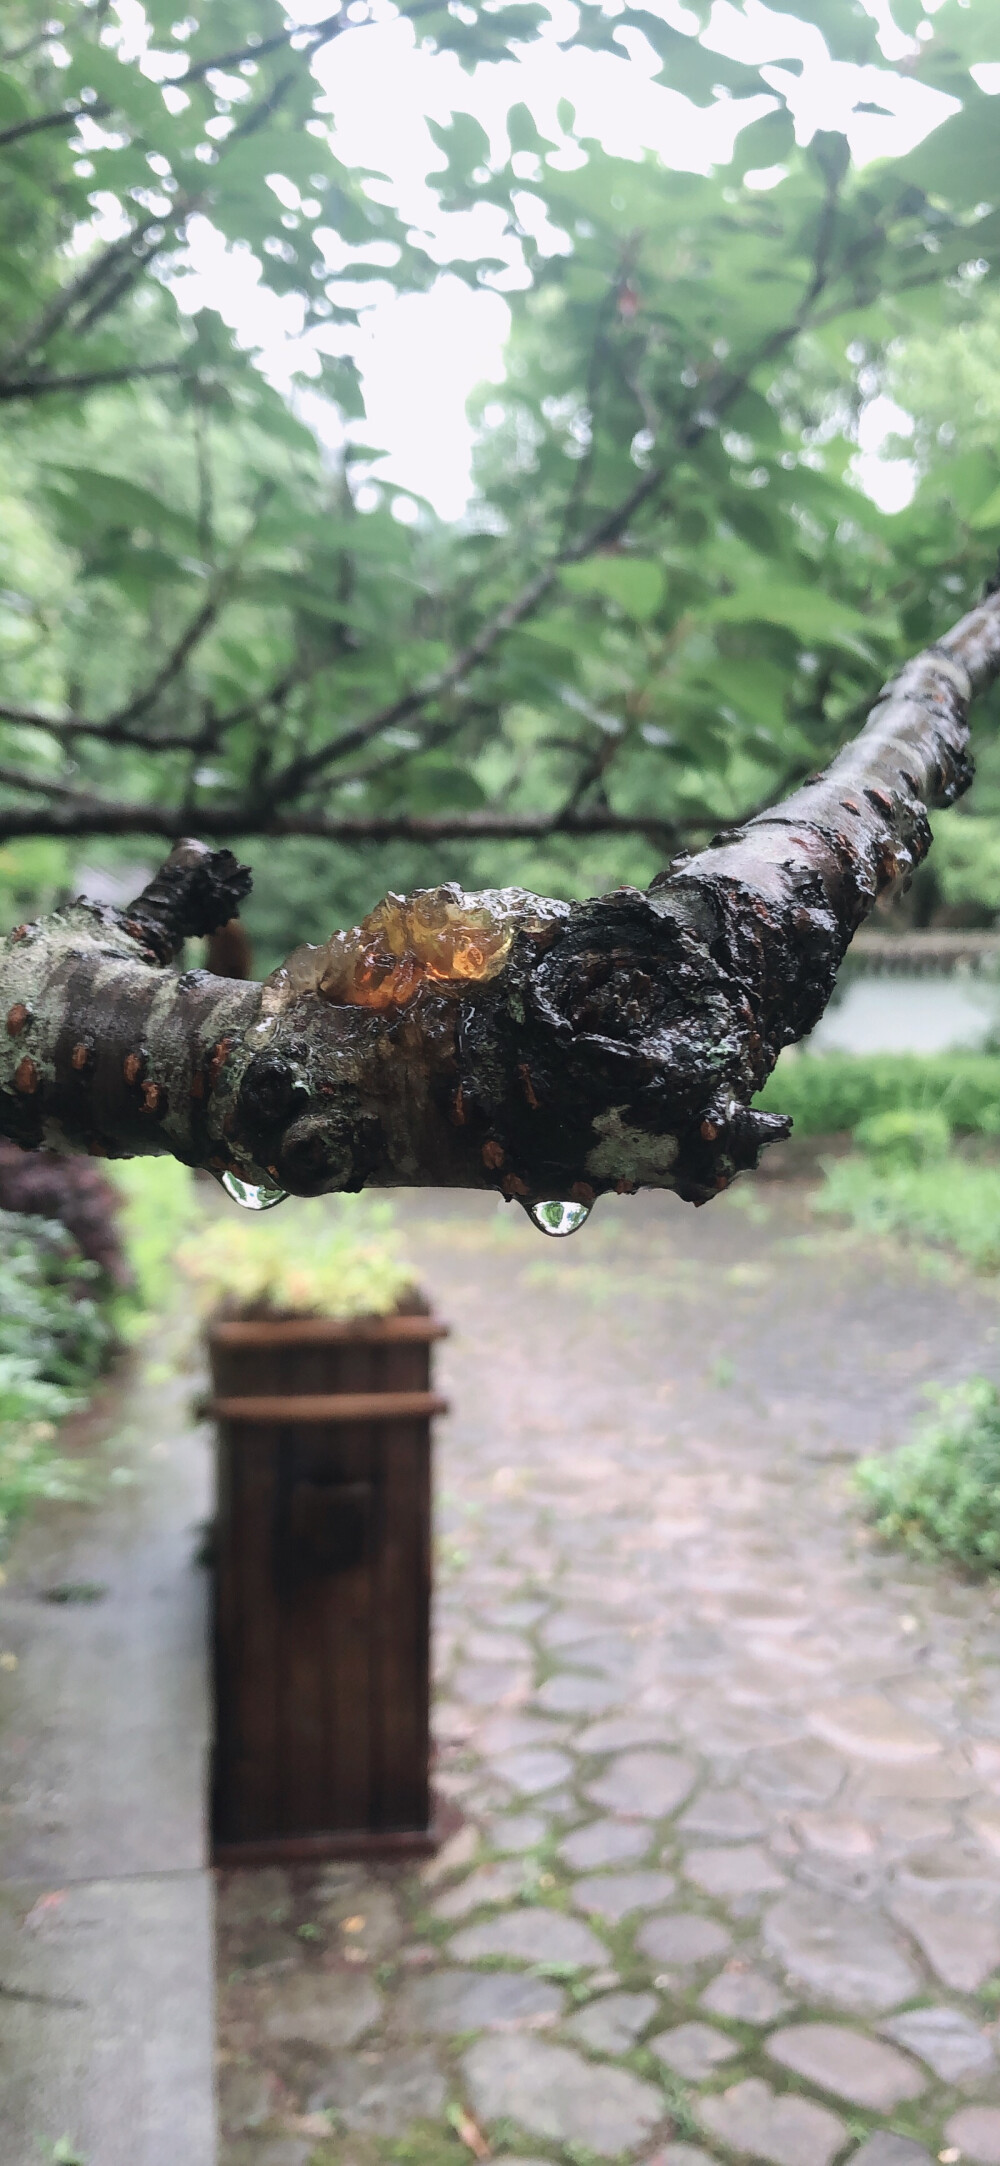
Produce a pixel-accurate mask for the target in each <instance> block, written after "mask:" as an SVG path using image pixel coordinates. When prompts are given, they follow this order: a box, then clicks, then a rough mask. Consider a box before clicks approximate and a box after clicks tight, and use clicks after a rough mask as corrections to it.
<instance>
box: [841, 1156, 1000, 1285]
mask: <svg viewBox="0 0 1000 2166" xmlns="http://www.w3.org/2000/svg"><path fill="white" fill-rule="evenodd" d="M823 1170H824V1174H825V1181H824V1185H823V1187H822V1189H821V1190H820V1191H819V1193H818V1195H816V1196H815V1197H814V1198H813V1208H814V1209H815V1210H817V1211H822V1212H829V1213H831V1214H834V1215H836V1216H838V1217H843V1218H847V1219H850V1221H851V1223H852V1225H854V1226H856V1227H858V1228H859V1229H860V1231H861V1232H863V1233H870V1234H874V1235H887V1234H896V1235H899V1234H902V1235H911V1236H914V1237H915V1238H916V1239H918V1240H921V1241H928V1242H930V1243H932V1244H934V1245H936V1246H938V1247H942V1248H951V1249H955V1250H957V1252H958V1254H959V1255H960V1256H962V1257H964V1259H965V1261H966V1262H967V1263H970V1264H971V1265H972V1266H973V1268H974V1269H975V1270H977V1271H984V1272H995V1271H998V1270H1000V1166H997V1165H992V1164H989V1163H988V1162H985V1161H977V1160H975V1159H971V1158H967V1157H964V1156H963V1155H962V1153H961V1152H957V1151H949V1152H947V1153H946V1154H944V1155H943V1156H941V1157H937V1158H930V1159H925V1160H924V1162H923V1163H913V1162H910V1163H907V1162H906V1160H905V1157H903V1156H902V1154H900V1156H899V1157H897V1158H895V1159H893V1158H891V1157H887V1156H884V1155H869V1154H862V1153H859V1154H858V1155H852V1156H851V1157H850V1158H840V1159H828V1160H827V1162H826V1164H825V1166H824V1169H823Z"/></svg>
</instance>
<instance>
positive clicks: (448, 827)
mask: <svg viewBox="0 0 1000 2166" xmlns="http://www.w3.org/2000/svg"><path fill="white" fill-rule="evenodd" d="M3 779H4V775H3V771H2V770H0V782H2V781H3ZM8 781H9V784H10V786H12V787H15V788H17V789H19V790H23V791H24V792H25V793H27V792H29V791H31V790H36V791H37V792H38V793H39V794H43V793H45V794H48V793H53V794H55V793H58V795H59V797H60V799H61V800H62V802H61V803H60V804H59V805H56V806H54V805H38V806H36V805H33V804H26V805H20V804H10V805H0V843H2V842H13V841H14V840H15V839H16V838H17V837H18V836H19V835H62V836H66V837H67V838H69V837H72V836H83V835H149V836H151V837H156V838H159V839H161V840H170V841H174V840H179V839H180V838H181V837H183V836H184V835H185V834H186V832H187V829H188V828H189V827H190V826H191V825H192V807H191V804H190V803H185V804H175V805H156V804H130V803H128V802H127V801H122V800H117V799H114V798H107V797H99V796H97V795H94V794H93V793H90V792H88V791H87V790H86V789H84V788H80V787H78V788H77V789H75V790H74V789H73V788H72V787H71V786H69V785H62V784H55V783H50V782H49V781H48V779H47V778H42V777H39V778H38V779H37V781H36V779H35V778H34V777H33V776H30V775H28V774H26V773H24V772H23V771H22V772H19V773H17V774H16V775H15V773H14V772H13V771H10V770H8ZM194 818H195V821H196V824H197V825H198V827H200V828H201V830H202V833H203V834H205V835H214V836H216V837H217V838H220V839H221V838H222V837H223V836H229V837H233V838H240V837H247V836H250V835H259V836H261V837H262V838H263V837H267V836H291V835H299V836H305V837H311V838H312V839H314V840H315V841H317V842H345V843H384V842H417V843H437V842H470V843H472V842H544V841H547V840H548V839H549V837H550V836H555V835H569V836H578V837H583V836H586V835H648V836H649V837H650V838H651V840H652V841H654V842H656V843H658V844H659V845H660V846H661V847H662V846H667V847H669V845H670V844H671V843H672V842H673V841H674V840H675V839H679V838H680V837H681V836H683V835H688V834H691V833H701V834H704V832H705V830H706V829H707V828H710V827H711V826H712V825H713V818H712V815H711V814H710V813H706V814H704V815H702V816H701V817H694V816H688V817H685V818H684V819H680V820H678V819H675V818H674V817H673V816H672V814H670V813H657V812H655V811H654V812H650V811H646V812H637V813H628V812H614V811H611V810H610V809H609V808H608V807H607V806H603V805H597V806H594V807H593V808H592V809H587V810H583V811H575V810H573V809H572V808H569V809H566V808H560V809H558V810H556V811H552V812H496V811H493V810H491V809H489V808H486V809H484V810H483V811H476V812H433V813H416V812H373V813H345V814H338V813H335V812H322V811H311V810H310V809H309V807H308V806H303V807H302V808H301V810H299V809H296V810H293V811H290V812H287V813H283V812H269V811H268V810H267V809H266V807H265V808H263V809H255V808H254V807H253V806H251V805H247V804H244V803H242V802H239V801H237V802H236V803H233V804H230V805H227V806H216V807H215V808H212V807H211V806H205V807H200V806H199V807H197V809H196V811H195V814H194Z"/></svg>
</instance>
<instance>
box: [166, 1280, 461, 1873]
mask: <svg viewBox="0 0 1000 2166" xmlns="http://www.w3.org/2000/svg"><path fill="white" fill-rule="evenodd" d="M443 1336H444V1327H443V1326H442V1325H441V1324H440V1323H438V1322H437V1320H436V1319H435V1318H433V1317H429V1316H426V1315H407V1316H394V1317H387V1318H384V1319H366V1320H364V1321H363V1322H360V1323H358V1324H356V1325H350V1324H348V1325H345V1324H342V1323H336V1324H335V1323H331V1322H329V1321H328V1320H327V1319H324V1318H318V1317H301V1318H282V1319H281V1320H279V1321H271V1320H261V1321H259V1322H258V1321H257V1320H255V1319H242V1320H226V1321H225V1322H222V1321H220V1322H219V1323H217V1324H216V1325H215V1326H213V1328H212V1330H211V1332H210V1335H209V1344H210V1353H211V1363H212V1379H213V1384H214V1388H215V1397H214V1400H213V1411H214V1413H215V1415H216V1418H217V1420H218V1423H219V1503H218V1513H219V1538H218V1560H217V1575H216V1578H217V1588H216V1650H215V1676H216V1742H215V1766H214V1781H213V1822H214V1850H215V1856H216V1859H217V1861H218V1862H220V1863H238V1862H241V1861H242V1862H245V1863H247V1864H255V1863H261V1862H265V1861H266V1860H268V1859H286V1860H293V1859H295V1858H308V1857H313V1858H315V1857H324V1856H325V1857H345V1856H359V1855H367V1854H376V1855H398V1854H403V1853H405V1852H407V1851H409V1852H420V1851H427V1850H430V1849H432V1848H433V1845H434V1836H433V1833H432V1831H431V1828H430V1819H429V1788H428V1737H429V1622H430V1493H431V1484H430V1423H431V1418H432V1416H433V1415H434V1414H436V1413H440V1412H443V1411H444V1409H445V1405H446V1402H445V1401H444V1400H443V1399H441V1398H440V1397H439V1396H438V1395H437V1394H436V1393H435V1392H433V1391H431V1389H430V1354H431V1346H432V1344H433V1341H434V1340H435V1339H437V1338H441V1337H443Z"/></svg>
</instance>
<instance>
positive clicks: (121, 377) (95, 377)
mask: <svg viewBox="0 0 1000 2166" xmlns="http://www.w3.org/2000/svg"><path fill="white" fill-rule="evenodd" d="M195 375H197V370H196V369H194V368H191V367H190V366H186V365H185V362H184V361H183V360H177V361H145V362H141V363H140V362H138V361H137V362H135V363H134V364H133V363H130V364H127V365H126V366H125V367H123V368H117V369H84V370H82V371H81V372H80V374H79V375H76V376H0V404H8V403H9V402H10V400H12V399H41V398H46V397H49V396H50V395H51V394H52V393H54V392H59V391H64V392H80V391H100V390H104V389H107V387H108V386H109V385H110V384H132V383H141V382H144V381H148V380H149V378H150V377H151V376H195Z"/></svg>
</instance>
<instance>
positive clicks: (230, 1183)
mask: <svg viewBox="0 0 1000 2166" xmlns="http://www.w3.org/2000/svg"><path fill="white" fill-rule="evenodd" d="M221 1185H222V1187H223V1188H224V1189H225V1191H226V1194H227V1196H231V1197H232V1199H233V1202H234V1203H239V1204H242V1207H243V1209H244V1211H273V1209H274V1206H275V1204H276V1203H284V1201H285V1197H286V1196H287V1194H288V1190H287V1188H271V1187H269V1186H268V1185H267V1184H266V1183H261V1185H260V1186H259V1187H258V1186H257V1184H256V1183H255V1182H254V1181H241V1180H240V1177H239V1175H238V1174H237V1173H224V1174H223V1175H222V1176H221Z"/></svg>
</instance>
